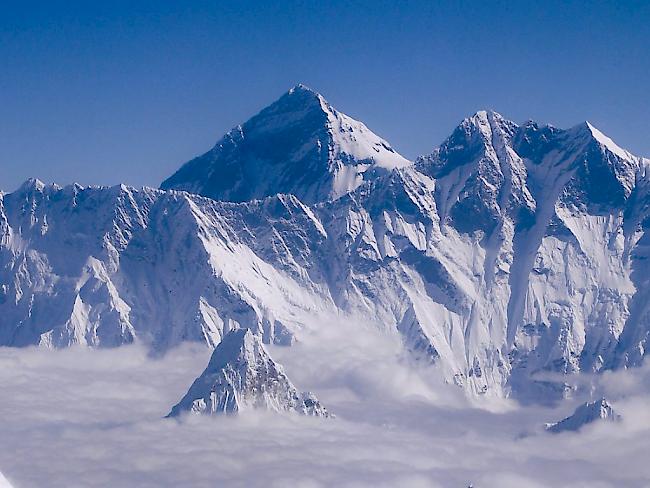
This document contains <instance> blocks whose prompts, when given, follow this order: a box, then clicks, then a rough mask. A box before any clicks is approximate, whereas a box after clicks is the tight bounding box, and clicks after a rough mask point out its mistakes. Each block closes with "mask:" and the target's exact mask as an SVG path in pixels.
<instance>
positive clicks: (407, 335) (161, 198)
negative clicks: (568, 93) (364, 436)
mask: <svg viewBox="0 0 650 488" xmlns="http://www.w3.org/2000/svg"><path fill="white" fill-rule="evenodd" d="M293 97H299V98H306V99H307V102H309V100H311V102H309V103H307V102H305V103H306V104H307V105H306V108H305V110H307V112H310V111H311V110H312V108H313V107H314V106H316V112H317V113H318V111H321V110H322V107H323V104H324V102H322V100H321V98H320V97H319V96H317V95H315V94H314V93H313V92H310V91H308V90H306V89H304V88H296V89H294V90H293V91H292V92H290V93H289V94H288V95H285V97H283V99H281V101H282V100H284V101H282V103H280V102H277V103H278V104H280V106H284V105H285V104H287V103H289V104H290V105H291V106H292V107H293V106H294V100H293ZM314 100H316V101H314ZM272 107H275V108H274V109H273V110H271V111H270V112H268V113H267V111H263V112H262V113H261V114H260V115H259V116H258V117H262V115H263V114H266V115H264V117H262V119H267V118H269V117H271V116H270V115H269V114H270V113H276V112H277V111H278V110H279V108H278V105H277V104H276V105H274V106H272ZM318 107H321V108H318ZM287 113H289V114H293V112H292V111H289V112H287V111H284V112H277V113H276V115H277V117H276V116H274V117H276V118H275V120H276V122H277V123H278V124H280V122H281V121H285V117H288V119H287V120H286V121H285V122H286V124H289V122H291V123H292V124H294V123H295V125H297V126H300V127H303V125H304V126H305V127H306V130H307V131H308V132H309V133H310V134H311V130H312V127H311V125H310V123H308V122H309V117H307V119H305V117H304V114H303V113H302V112H301V114H302V115H300V117H298V118H295V117H293V115H287ZM267 116H268V117H267ZM271 118H272V117H271ZM252 120H253V119H252ZM279 121H280V122H279ZM280 125H285V124H284V123H283V124H280ZM289 125H291V124H289ZM233 154H234V153H233ZM233 158H234V159H233V160H232V161H233V164H235V163H236V164H237V165H239V164H242V165H244V164H248V163H246V161H248V160H245V158H244V157H243V156H241V155H236V156H233ZM260 164H262V163H260ZM264 164H266V163H264ZM269 165H271V166H272V164H271V163H269ZM397 166H401V165H399V164H398V165H397ZM648 167H650V163H649V162H648V160H645V159H642V158H638V157H636V156H633V155H631V154H630V153H629V152H627V151H624V150H622V149H621V148H619V147H618V146H616V145H615V144H614V143H613V142H612V141H611V140H610V139H609V138H607V137H606V136H604V135H603V134H602V133H600V132H599V131H597V130H596V129H595V128H594V127H593V126H591V125H590V124H588V123H584V124H580V125H578V126H576V127H573V128H571V129H568V130H563V129H558V128H555V127H551V126H540V125H538V124H536V123H534V122H528V123H526V124H524V125H522V126H518V125H517V124H515V123H513V122H511V121H508V120H506V119H504V118H503V117H501V116H500V115H499V114H497V113H494V112H478V113H477V114H475V115H474V116H472V117H469V118H467V119H466V120H464V121H463V122H462V123H461V124H460V125H459V126H458V128H457V129H456V130H455V131H454V132H453V133H452V135H451V136H450V137H449V138H448V139H447V140H446V141H444V142H443V144H442V145H440V146H439V147H437V148H436V149H434V150H433V152H432V153H431V154H430V155H428V156H424V157H422V158H419V159H418V161H417V162H416V163H415V165H406V166H403V167H398V168H395V169H393V170H392V171H385V172H383V174H379V173H377V174H376V175H374V177H373V178H369V179H367V180H364V181H363V182H357V183H360V184H359V186H357V187H356V188H354V189H353V190H352V191H350V192H347V190H349V189H352V187H354V186H355V185H356V184H357V183H355V185H352V187H349V186H345V189H346V192H337V193H336V195H334V194H332V193H331V191H330V190H331V189H332V188H333V187H332V186H328V185H329V184H330V183H331V182H332V181H333V180H332V178H333V176H332V173H331V172H330V171H329V169H330V166H328V165H324V166H323V167H321V168H320V170H318V171H316V170H315V171H316V172H315V173H314V174H316V175H317V176H318V177H317V178H316V179H310V180H309V182H307V183H305V182H298V181H295V184H296V185H297V186H296V187H295V188H294V189H295V190H296V193H299V194H301V195H302V196H303V197H305V198H306V200H307V201H309V202H312V204H311V205H307V204H306V203H305V202H304V201H302V200H301V199H300V198H298V197H297V196H294V195H287V194H276V195H272V196H268V197H265V198H263V199H259V200H252V201H248V202H239V203H238V202H218V201H214V200H211V199H209V198H204V197H200V196H196V195H191V194H188V193H184V192H178V191H161V190H152V189H142V190H135V189H132V188H128V187H124V186H119V187H113V188H99V187H89V188H82V187H79V186H70V187H66V188H58V187H56V186H53V185H49V186H45V185H43V184H42V183H40V182H38V181H35V180H34V181H29V182H27V183H26V184H25V185H23V187H21V188H20V189H19V190H17V191H16V192H14V193H10V194H5V195H3V196H2V198H0V278H1V283H3V285H2V289H1V290H0V344H2V345H13V346H20V345H28V344H41V345H45V346H48V347H63V346H67V345H70V344H87V345H91V346H115V345H119V344H124V343H129V342H132V341H142V342H145V343H147V344H150V345H151V347H152V348H153V349H154V350H155V351H164V350H166V349H167V348H169V347H172V346H174V345H175V344H178V343H180V342H182V341H186V340H192V341H200V342H205V343H206V344H208V345H209V346H210V347H215V346H216V345H217V344H218V343H219V342H220V340H221V338H222V336H223V335H224V334H225V333H227V332H228V331H230V330H233V329H237V328H240V327H244V328H250V329H252V330H253V331H254V332H256V333H257V334H259V335H260V336H261V337H262V338H263V340H264V341H265V342H266V343H278V344H287V345H289V344H291V343H292V341H293V340H294V338H295V337H299V336H300V333H301V330H303V328H305V327H309V326H310V324H311V323H312V322H313V317H314V316H319V317H327V316H332V317H336V318H337V320H349V321H352V322H354V321H364V322H367V321H371V322H374V323H375V324H376V325H377V326H378V327H380V328H381V329H382V330H384V331H385V332H386V333H387V334H389V335H390V336H391V337H394V338H395V340H401V341H402V342H403V343H404V344H405V345H406V346H407V348H408V349H409V350H410V351H411V352H412V354H413V355H414V356H415V357H417V358H419V359H420V360H425V361H433V362H436V363H438V364H439V365H440V368H441V370H442V371H443V374H444V375H445V376H446V378H447V379H448V380H449V381H452V382H454V383H456V384H458V385H459V386H462V387H463V388H466V389H467V390H468V391H470V392H472V393H475V394H485V395H497V396H501V395H510V394H512V395H515V396H517V397H518V398H520V399H522V400H526V399H530V400H532V401H539V400H544V401H552V400H554V399H558V398H561V397H562V396H563V395H565V394H566V393H567V392H568V389H569V386H568V385H567V384H565V383H566V382H565V381H563V380H557V379H554V380H549V379H548V374H547V373H553V374H557V373H559V374H560V376H561V375H566V374H570V373H574V372H580V371H588V372H594V371H600V370H602V369H606V368H615V367H621V366H628V365H637V364H639V363H640V362H641V361H642V359H643V357H644V355H645V349H646V344H647V340H648V336H649V334H650V332H649V331H650V308H649V305H648V304H649V303H650V297H649V296H648V293H649V292H648V290H649V289H650V287H649V286H646V285H647V284H648V276H650V273H649V271H650V269H648V263H649V262H650V260H649V259H648V258H649V257H650V255H649V252H650V246H649V245H648V239H649V237H648V232H647V230H648V228H649V227H650V181H649V179H650V174H649V173H648ZM181 171H183V170H181ZM321 178H324V179H323V180H322V181H329V182H330V183H328V184H327V185H326V187H327V188H328V190H327V191H326V192H320V191H315V190H314V188H316V187H312V186H310V185H311V183H312V182H314V181H316V180H318V181H321ZM206 181H207V180H206ZM242 181H243V180H242ZM268 181H276V180H274V179H273V178H271V179H269V180H268ZM278 181H279V180H278ZM266 182H267V180H265V183H263V184H262V186H257V184H256V182H255V180H252V181H250V185H249V186H248V187H247V188H248V190H247V191H250V192H251V194H250V195H249V194H247V195H246V196H244V195H243V194H242V195H240V196H238V197H234V199H235V200H239V199H244V198H248V197H249V196H251V195H256V196H262V195H264V194H266V193H268V192H270V191H275V190H277V189H278V188H280V187H273V188H272V189H271V188H270V187H267V186H266ZM303 184H304V185H305V186H303ZM233 188H235V187H233ZM307 188H311V189H309V190H308V191H307ZM323 188H324V187H323ZM192 189H194V190H195V191H198V190H197V189H196V188H192ZM287 189H288V190H290V189H291V188H287ZM303 189H304V190H305V191H304V192H303V191H301V190H303ZM221 196H222V197H224V198H225V197H227V196H228V195H226V194H225V193H224V194H221ZM240 197H241V198H240ZM335 197H337V198H335Z"/></svg>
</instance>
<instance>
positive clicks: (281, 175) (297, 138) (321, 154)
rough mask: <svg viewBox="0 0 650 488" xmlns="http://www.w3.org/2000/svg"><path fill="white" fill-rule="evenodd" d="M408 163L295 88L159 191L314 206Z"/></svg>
mask: <svg viewBox="0 0 650 488" xmlns="http://www.w3.org/2000/svg"><path fill="white" fill-rule="evenodd" d="M409 164H411V163H410V162H409V161H407V160H406V159H404V158H403V157H402V156H400V155H399V154H398V153H397V152H395V150H394V149H393V148H391V147H390V145H389V144H388V143H387V142H386V141H385V140H383V139H382V138H380V137H378V136H377V135H375V134H374V133H372V132H371V131H370V130H369V129H368V128H367V127H366V126H365V125H364V124H363V123H361V122H359V121H356V120H354V119H352V118H350V117H348V116H347V115H345V114H343V113H340V112H338V111H337V110H336V109H334V108H333V107H332V106H331V105H330V104H329V103H327V102H326V101H325V99H324V98H323V97H322V96H321V95H319V94H318V93H316V92H314V91H312V90H311V89H309V88H307V87H305V86H304V85H297V86H296V87H294V88H292V89H291V90H289V92H288V93H286V94H285V95H284V96H282V97H281V98H280V99H279V100H277V101H276V102H274V103H273V104H271V105H270V106H268V107H267V108H265V109H264V110H262V111H261V112H260V113H259V114H257V115H256V116H254V117H253V118H252V119H250V120H249V121H248V122H246V123H244V124H243V125H239V126H237V127H235V128H234V129H232V130H231V131H230V132H228V133H227V134H226V135H225V136H224V137H223V138H222V139H221V140H220V141H219V142H217V144H216V145H215V146H214V147H213V148H212V149H211V150H210V151H208V152H207V153H205V154H203V155H202V156H199V157H197V158H195V159H193V160H191V161H190V162H188V163H187V164H185V165H184V166H183V167H182V168H181V169H179V170H178V171H177V172H176V173H175V174H174V175H172V176H171V177H170V178H168V179H167V180H165V181H164V182H163V183H162V185H161V188H164V189H176V190H185V191H189V192H191V193H198V194H201V195H205V196H208V197H211V198H214V199H216V200H228V201H236V202H242V201H247V200H251V199H253V198H263V197H266V196H270V195H275V194H277V193H292V194H294V195H296V196H298V198H300V199H301V200H302V201H303V202H305V203H315V202H320V201H324V200H327V199H336V198H339V197H340V196H341V195H344V194H345V193H347V192H349V191H351V190H354V189H355V188H357V187H358V186H359V185H360V184H361V183H362V182H363V181H364V180H367V179H369V178H373V177H376V176H377V175H380V174H385V173H386V172H387V171H389V170H391V169H393V168H399V167H403V166H406V165H409Z"/></svg>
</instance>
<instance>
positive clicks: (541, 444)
mask: <svg viewBox="0 0 650 488" xmlns="http://www.w3.org/2000/svg"><path fill="white" fill-rule="evenodd" d="M353 326H355V327H358V330H365V331H366V332H365V333H363V334H355V335H354V339H352V338H351V336H350V335H349V334H346V330H345V328H346V327H353ZM314 330H319V332H318V333H315V332H314V333H311V334H304V335H303V336H302V337H301V338H300V339H301V341H300V342H299V343H297V344H296V345H295V346H293V347H292V348H279V347H273V348H271V353H272V354H273V356H274V358H276V359H277V360H279V361H280V362H281V363H283V364H284V365H285V369H286V370H287V373H288V374H289V376H290V377H291V378H292V379H293V381H294V382H295V383H296V385H297V386H298V387H299V388H300V389H310V390H312V391H314V392H315V393H316V394H317V395H318V397H319V398H320V399H321V401H322V402H323V404H324V405H325V406H326V407H327V408H329V409H331V410H332V411H333V412H334V413H336V414H337V418H336V419H333V420H332V419H313V418H303V417H299V416H294V415H272V414H266V413H255V414H253V415H250V416H246V417H243V416H242V417H227V418H223V417H220V418H193V417H188V418H184V419H183V420H182V421H180V422H177V421H174V420H165V419H163V418H162V417H163V415H165V414H166V413H167V412H168V410H169V408H170V406H171V405H173V404H174V403H176V402H177V401H178V399H179V398H180V397H181V396H182V395H183V393H184V392H185V391H186V389H187V387H188V386H189V384H190V383H191V382H192V380H193V379H194V378H195V377H196V376H197V375H198V374H199V373H200V372H201V371H202V369H203V368H204V367H205V365H206V364H207V360H208V357H209V351H207V350H205V349H203V348H201V347H193V346H188V345H185V346H182V347H180V348H178V349H176V350H173V351H171V352H170V353H168V354H167V355H165V356H164V357H162V358H151V357H149V356H148V355H147V354H146V352H145V351H144V350H142V349H140V348H138V347H137V346H129V347H123V348H120V349H115V350H100V351H88V350H84V349H68V350H63V351H45V350H36V349H0V381H1V382H2V385H3V388H2V397H1V398H0V436H1V437H0V440H1V443H2V444H1V445H2V449H1V450H0V470H1V471H2V472H3V473H4V474H5V476H7V478H8V479H9V480H10V481H11V482H12V483H13V484H14V487H15V488H31V487H39V488H40V487H43V486H48V487H51V488H57V487H65V488H70V487H77V486H79V487H106V486H120V487H131V486H133V487H144V488H146V487H157V488H158V487H180V486H182V487H215V486H227V487H253V488H255V487H267V486H271V487H286V486H292V487H293V486H295V487H305V488H311V487H329V486H337V487H338V486H340V487H355V488H356V487H374V488H377V487H395V486H400V487H401V486H405V487H415V488H417V487H449V486H458V487H466V486H468V485H469V484H470V483H471V484H472V485H473V486H474V487H476V488H481V487H495V486H499V487H500V488H503V487H510V486H512V487H522V486H525V487H537V486H557V487H560V486H567V487H586V486H589V487H590V488H591V487H594V486H596V487H601V486H602V487H606V486H647V485H648V484H649V483H650V466H648V465H649V464H650V463H647V461H646V458H647V450H648V447H649V446H648V444H649V441H648V440H647V439H648V438H650V436H649V435H648V434H649V433H650V419H649V418H648V413H646V412H647V410H648V409H647V405H648V400H650V396H649V395H648V394H647V392H648V384H649V383H648V378H650V374H649V370H648V368H642V369H638V370H634V371H628V372H623V373H613V374H607V375H604V376H603V377H602V378H598V379H597V381H596V388H597V389H599V390H602V391H605V392H607V393H608V394H611V395H613V396H615V398H613V400H615V401H614V404H615V407H616V408H617V409H618V410H619V411H621V413H622V414H623V416H624V418H625V420H624V422H623V424H622V426H619V427H617V426H615V425H596V426H593V427H588V428H587V429H585V430H584V431H583V432H581V433H579V434H561V435H549V434H545V433H541V432H540V429H541V426H542V425H543V423H544V422H546V421H551V420H557V419H559V418H561V417H562V416H564V415H566V414H568V413H570V411H571V410H572V407H573V406H574V405H573V404H564V405H560V406H559V407H557V408H555V409H551V408H542V407H530V406H529V407H520V406H517V405H515V404H513V403H511V402H507V401H491V400H487V399H486V400H485V402H484V403H483V404H482V405H481V406H480V407H479V406H477V404H476V403H471V402H468V401H467V400H466V399H464V397H463V396H462V395H461V394H460V392H459V391H458V389H457V388H455V387H453V386H449V385H444V384H442V383H441V382H440V381H439V380H438V377H439V375H437V374H436V370H435V368H432V367H426V366H423V365H413V364H410V363H408V361H406V360H405V358H404V356H403V354H402V352H401V350H400V349H399V347H397V345H396V344H397V343H396V341H394V340H392V339H391V338H390V336H387V335H382V334H376V333H373V332H372V328H370V327H368V328H366V327H364V326H362V325H358V324H357V325H355V324H348V325H345V326H344V325H340V326H339V325H336V326H334V325H332V324H328V327H324V326H321V327H314ZM488 402H489V403H488ZM522 433H528V434H530V435H525V436H522V435H521V434H522Z"/></svg>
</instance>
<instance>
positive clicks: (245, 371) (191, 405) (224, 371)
mask: <svg viewBox="0 0 650 488" xmlns="http://www.w3.org/2000/svg"><path fill="white" fill-rule="evenodd" d="M251 409H262V410H271V411H275V412H296V413H300V414H302V415H310V416H315V417H328V416H329V413H328V412H327V410H326V409H325V408H324V407H323V406H322V405H321V404H320V402H319V401H318V399H316V397H315V396H314V395H312V394H311V393H300V392H298V390H297V389H296V387H295V386H293V384H292V383H291V381H290V380H289V378H287V375H286V374H285V373H284V370H283V369H282V367H281V366H279V365H278V364H276V363H275V362H274V361H273V360H272V359H271V357H270V356H269V354H268V353H267V352H266V349H264V346H263V345H262V341H261V340H260V338H259V337H258V336H256V335H254V334H253V333H252V332H251V331H250V329H236V330H232V331H230V332H229V333H228V334H226V335H225V336H224V337H223V340H222V341H221V342H220V343H219V345H218V346H217V347H216V349H215V350H214V352H213V353H212V357H211V358H210V362H209V363H208V366H207V367H206V369H205V371H203V373H201V375H200V376H199V377H198V378H197V379H196V380H195V381H194V383H192V386H191V387H190V389H189V390H188V392H187V393H186V394H185V396H184V397H183V398H182V399H181V401H180V402H179V403H178V404H176V405H175V406H174V407H173V408H172V410H171V412H170V413H169V415H168V416H169V417H177V416H179V415H180V414H181V413H183V412H191V413H200V414H206V415H214V414H222V413H241V412H245V411H246V410H251Z"/></svg>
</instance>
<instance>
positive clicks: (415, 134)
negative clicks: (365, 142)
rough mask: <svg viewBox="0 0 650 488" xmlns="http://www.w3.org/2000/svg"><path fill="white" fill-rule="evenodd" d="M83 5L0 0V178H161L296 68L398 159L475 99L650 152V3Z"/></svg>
mask: <svg viewBox="0 0 650 488" xmlns="http://www.w3.org/2000/svg"><path fill="white" fill-rule="evenodd" d="M90 3H95V2H88V3H86V4H83V3H79V4H75V3H74V2H65V3H58V2H55V1H53V2H47V3H43V4H38V3H30V4H25V5H23V4H22V3H21V4H19V3H18V2H16V3H15V5H11V4H5V5H4V6H3V12H2V16H0V66H2V69H1V70H0V166H1V167H2V171H1V172H0V189H3V190H12V189H14V188H16V187H17V186H18V185H19V184H20V182H22V181H23V180H25V179H26V178H28V177H31V176H34V177H39V178H41V179H43V180H44V181H47V182H50V181H56V182H58V183H60V184H65V183H70V182H72V181H78V182H80V183H82V184H115V183H118V182H125V183H127V184H133V185H137V186H140V185H152V186H157V185H158V184H159V183H160V181H161V180H162V179H164V178H165V177H166V176H168V175H169V174H171V173H172V172H173V171H174V170H175V169H176V168H177V167H178V166H180V164H181V163H183V162H185V161H186V160H188V159H190V158H191V157H193V156H195V155H197V154H199V153H202V152H204V151H206V150H207V149H209V148H210V147H211V146H212V145H213V144H214V143H215V142H216V141H217V139H218V138H219V137H220V136H221V135H222V134H223V133H224V132H225V131H227V130H228V129H229V128H231V127H232V126H234V125H236V124H237V123H240V122H243V121H245V120H246V119H247V118H249V117H250V116H251V115H253V114H254V113H256V112H257V111H259V110H260V109H261V108H263V107H264V106H265V105H267V104H268V103H270V102H272V101H273V100H275V99H276V98H277V97H278V96H280V95H281V94H282V93H283V92H284V91H286V90H288V89H289V88H290V87H291V86H292V85H294V84H296V83H299V82H302V83H305V84H307V85H309V86H311V87H312V88H314V89H316V90H318V91H319V92H321V93H322V94H323V95H324V96H325V97H326V98H327V99H328V100H329V101H330V102H331V103H332V104H333V105H334V106H335V107H337V108H338V109H339V110H341V111H343V112H346V113H348V114H349V115H351V116H353V117H355V118H358V119H361V120H363V121H364V122H365V123H366V124H367V125H368V126H369V127H370V128H371V129H373V130H374V131H375V132H377V133H378V134H380V135H381V136H383V137H385V138H386V139H388V140H389V141H390V142H391V143H392V144H393V146H394V147H396V148H397V149H398V150H399V151H400V152H402V153H403V154H404V155H405V156H407V157H415V156H416V155H418V154H421V153H425V152H428V151H430V150H431V149H432V148H433V147H434V146H435V145H437V144H439V143H440V142H441V141H442V140H443V139H444V138H445V137H446V136H447V135H449V133H450V132H451V130H452V129H453V128H454V127H455V125H456V124H457V123H458V122H459V121H460V120H461V119H462V118H463V117H465V116H467V115H470V114H471V113H473V112H475V111H476V110H479V109H482V108H491V109H494V110H497V111H499V112H501V113H502V114H503V115H505V116H506V117H508V118H511V119H513V120H515V121H518V122H520V121H523V120H526V119H529V118H533V119H536V120H539V121H542V122H549V123H553V124H555V125H558V126H571V125H574V124H576V123H578V122H580V121H583V120H590V121H591V122H592V123H593V124H594V125H596V126H597V127H599V128H600V129H601V130H602V131H603V132H605V133H607V134H608V135H609V136H610V137H612V138H613V139H614V140H615V141H617V142H618V143H619V144H620V145H622V146H623V147H626V148H628V149H630V150H631V151H632V152H634V153H636V154H640V155H647V156H650V116H649V114H650V88H649V87H650V3H649V2H635V1H619V2H603V1H601V2H598V1H595V2H554V1H545V2H523V1H522V2H462V1H460V2H443V3H435V2H383V1H372V2H370V1H369V2H359V1H348V2H339V1H332V2H308V1H305V2H288V1H287V2H273V3H271V2H268V3H266V2H264V3H263V2H178V3H173V2H163V1H161V2H148V3H143V2H120V1H116V2H104V3H103V4H101V5H100V4H99V2H97V3H98V4H97V5H94V4H93V5H90ZM488 3H489V4H488Z"/></svg>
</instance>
